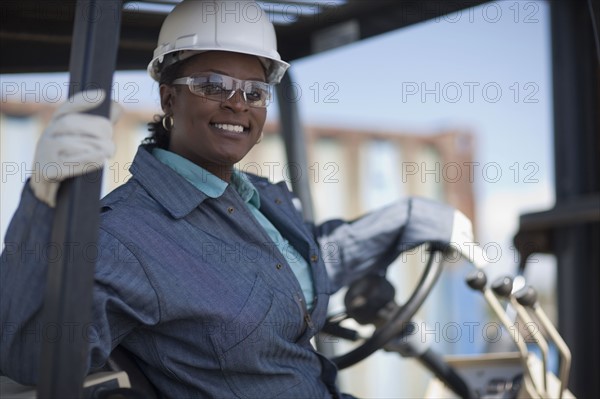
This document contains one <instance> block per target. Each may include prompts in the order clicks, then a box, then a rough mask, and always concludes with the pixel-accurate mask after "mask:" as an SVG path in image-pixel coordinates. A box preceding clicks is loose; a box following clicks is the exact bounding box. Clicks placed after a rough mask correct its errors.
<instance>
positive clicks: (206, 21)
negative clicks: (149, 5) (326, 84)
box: [148, 0, 290, 83]
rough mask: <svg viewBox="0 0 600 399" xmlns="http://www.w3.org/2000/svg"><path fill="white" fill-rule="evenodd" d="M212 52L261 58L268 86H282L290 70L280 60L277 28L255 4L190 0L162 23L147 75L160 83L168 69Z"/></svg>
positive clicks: (176, 8) (253, 2)
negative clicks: (272, 84) (178, 63)
mask: <svg viewBox="0 0 600 399" xmlns="http://www.w3.org/2000/svg"><path fill="white" fill-rule="evenodd" d="M211 50H219V51H232V52H236V53H244V54H251V55H255V56H257V57H259V59H260V60H261V62H262V63H263V65H264V66H265V69H266V71H267V82H268V83H279V82H280V81H281V78H282V76H283V74H284V73H285V71H286V70H287V69H288V68H289V66H290V65H289V64H288V63H286V62H284V61H282V60H281V56H280V55H279V53H278V52H277V38H276V37H275V28H274V27H273V24H272V23H271V21H269V18H268V16H267V15H266V13H265V11H264V10H263V9H262V8H261V7H260V5H258V3H256V2H255V1H246V0H243V1H242V0H240V1H238V0H235V1H231V0H216V1H207V0H202V1H198V0H189V1H183V2H181V3H179V4H178V5H177V6H176V7H175V8H174V9H173V11H171V13H170V14H169V15H168V16H167V18H166V19H165V21H164V22H163V25H162V27H161V29H160V35H159V37H158V46H157V47H156V49H155V50H154V57H153V58H152V61H150V63H149V64H148V73H149V74H150V76H151V77H152V79H154V80H156V81H159V80H160V74H161V72H162V70H163V69H164V68H165V67H167V66H169V65H172V64H174V63H176V62H178V61H182V60H184V59H186V58H189V57H191V56H192V55H195V54H198V53H201V52H204V51H211Z"/></svg>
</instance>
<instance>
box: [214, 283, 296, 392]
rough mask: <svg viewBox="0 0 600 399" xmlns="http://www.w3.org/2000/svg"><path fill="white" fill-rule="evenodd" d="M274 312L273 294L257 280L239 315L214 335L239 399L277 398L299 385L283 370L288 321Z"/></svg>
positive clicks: (219, 354) (293, 376) (230, 383)
mask: <svg viewBox="0 0 600 399" xmlns="http://www.w3.org/2000/svg"><path fill="white" fill-rule="evenodd" d="M275 308H278V307H277V305H276V304H275V303H274V294H273V291H272V290H271V288H270V287H269V286H268V285H267V284H266V283H265V282H264V281H263V280H262V278H261V277H260V276H257V278H256V280H255V282H254V286H253V288H252V291H251V292H250V295H249V296H248V299H247V300H246V302H245V304H244V306H243V307H242V309H241V310H240V312H239V313H238V314H237V315H236V316H235V317H234V318H233V319H232V320H230V321H225V320H224V321H223V325H222V326H221V329H220V330H219V333H217V334H212V335H211V340H212V342H213V346H214V348H215V352H216V353H217V356H218V358H219V363H220V366H221V371H222V372H223V375H224V377H225V380H226V381H227V384H228V386H229V387H230V389H231V390H232V392H233V393H234V394H235V395H236V396H237V397H240V398H270V397H275V396H278V395H280V394H282V393H283V392H286V391H288V390H289V389H291V388H292V387H294V386H296V385H298V384H299V383H300V381H299V379H298V377H297V376H296V375H295V374H293V373H289V370H286V368H285V367H284V366H283V365H284V364H285V363H286V361H289V359H283V358H279V357H278V354H279V355H282V356H285V350H283V351H280V350H281V349H282V348H279V347H278V345H281V344H282V342H285V340H284V339H283V337H281V335H280V334H281V331H280V330H281V326H282V325H283V323H284V322H285V321H284V320H282V319H281V317H280V316H277V314H279V313H280V312H279V311H278V310H276V309H275Z"/></svg>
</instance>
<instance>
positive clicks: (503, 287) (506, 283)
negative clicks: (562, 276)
mask: <svg viewBox="0 0 600 399" xmlns="http://www.w3.org/2000/svg"><path fill="white" fill-rule="evenodd" d="M512 289H513V279H512V278H511V277H509V276H505V277H500V278H498V279H497V280H496V281H494V282H493V283H492V291H494V293H495V294H496V295H497V296H499V297H500V298H504V299H506V300H508V301H509V302H510V304H511V306H512V307H513V309H514V310H515V311H516V312H517V316H518V317H519V318H520V319H521V321H522V322H523V324H524V325H525V328H526V329H527V332H528V333H529V336H530V337H531V338H532V339H534V340H535V342H536V344H537V345H538V347H539V348H540V352H541V355H542V381H543V382H544V396H548V394H547V392H548V379H547V374H546V373H547V370H548V343H547V342H546V340H545V339H544V337H543V336H542V334H541V333H540V332H538V331H536V329H535V327H534V326H535V322H534V321H533V320H532V319H531V317H530V316H529V313H527V310H526V309H525V307H524V306H523V305H521V304H520V303H519V302H518V301H517V299H516V298H515V296H514V295H512ZM517 329H518V327H517Z"/></svg>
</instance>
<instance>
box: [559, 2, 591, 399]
mask: <svg viewBox="0 0 600 399" xmlns="http://www.w3.org/2000/svg"><path fill="white" fill-rule="evenodd" d="M548 3H549V5H550V14H551V28H552V29H551V31H552V65H553V86H554V157H555V175H556V177H555V179H556V188H555V190H556V206H557V207H560V206H561V205H564V204H569V203H570V202H573V201H577V200H580V199H582V198H586V197H589V196H594V195H598V193H600V156H599V152H600V116H599V113H598V110H599V109H600V64H599V63H598V58H597V53H596V51H597V50H596V49H597V47H596V45H595V43H594V32H593V22H592V21H593V20H592V15H594V13H593V12H590V8H591V7H590V5H592V4H593V3H592V2H588V1H586V0H572V1H559V0H556V1H549V2H548ZM594 3H595V2H594ZM596 40H597V39H596ZM552 241H553V243H554V253H555V254H556V259H557V269H558V278H557V292H558V317H559V323H558V324H559V330H560V332H561V334H562V335H563V337H564V339H565V341H566V342H567V344H568V345H569V347H570V349H571V353H572V355H573V362H572V368H571V377H570V383H569V386H570V389H571V390H572V392H573V394H574V395H575V396H577V397H586V398H595V397H598V395H600V379H599V378H598V370H600V341H599V340H598V337H599V336H600V312H598V307H599V306H600V294H599V290H598V282H599V281H600V268H599V267H598V265H599V264H600V247H599V246H598V242H600V223H598V221H592V220H590V221H589V222H588V223H585V224H584V223H582V224H580V225H575V226H559V227H557V228H556V229H555V230H554V231H553V239H552Z"/></svg>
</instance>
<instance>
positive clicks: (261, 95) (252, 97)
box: [246, 90, 266, 101]
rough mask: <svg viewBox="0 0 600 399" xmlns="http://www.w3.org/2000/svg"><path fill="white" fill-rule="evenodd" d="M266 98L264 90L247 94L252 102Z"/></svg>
mask: <svg viewBox="0 0 600 399" xmlns="http://www.w3.org/2000/svg"><path fill="white" fill-rule="evenodd" d="M265 97H266V93H265V92H264V91H262V90H252V91H251V92H246V98H248V100H250V101H260V100H262V99H264V98H265Z"/></svg>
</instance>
